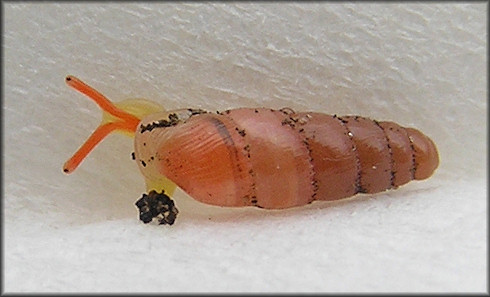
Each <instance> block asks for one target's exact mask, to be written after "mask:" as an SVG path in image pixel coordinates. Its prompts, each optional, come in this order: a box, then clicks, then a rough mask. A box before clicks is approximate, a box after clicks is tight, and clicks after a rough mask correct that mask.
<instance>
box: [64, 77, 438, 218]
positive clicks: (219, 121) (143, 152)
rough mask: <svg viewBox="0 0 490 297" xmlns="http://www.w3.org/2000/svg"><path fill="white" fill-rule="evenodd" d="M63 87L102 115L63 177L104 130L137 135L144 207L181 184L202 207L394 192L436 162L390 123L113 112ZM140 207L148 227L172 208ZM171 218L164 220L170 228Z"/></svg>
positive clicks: (260, 114)
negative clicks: (145, 193) (144, 188)
mask: <svg viewBox="0 0 490 297" xmlns="http://www.w3.org/2000/svg"><path fill="white" fill-rule="evenodd" d="M67 83H68V84H69V85H70V86H72V87H74V88H75V89H77V90H78V91H80V92H82V93H84V94H86V95H88V96H89V97H90V98H92V99H93V100H94V101H95V102H96V103H97V104H99V106H100V107H101V108H102V109H103V110H104V111H105V113H106V116H105V120H104V121H103V122H102V124H101V126H99V128H98V129H97V130H96V131H95V132H94V133H93V135H92V136H91V137H90V138H89V140H87V142H86V143H85V144H84V145H83V146H82V147H81V148H80V149H79V151H78V152H77V153H75V155H74V156H73V157H72V158H71V159H70V160H68V161H67V163H65V166H64V171H65V172H66V173H69V172H72V171H73V170H74V169H75V168H76V167H77V166H78V164H79V163H80V162H81V161H82V160H83V158H84V157H85V156H86V155H87V154H88V153H89V152H90V150H91V149H93V147H95V145H96V144H97V143H98V142H100V141H101V140H102V139H103V138H104V137H105V136H106V135H107V134H109V133H110V132H112V131H124V132H127V133H130V134H133V133H134V136H135V138H134V155H133V159H135V161H136V162H137V164H138V167H139V169H140V171H141V173H142V174H143V176H144V177H145V180H146V184H147V190H148V192H149V193H150V194H149V195H144V198H145V199H146V200H145V201H149V200H148V199H153V198H152V197H159V196H158V195H164V196H165V197H166V198H165V199H162V197H159V198H158V201H167V200H168V199H167V198H168V196H167V195H172V193H173V190H174V189H175V187H176V186H179V187H180V188H181V189H182V190H184V191H185V192H187V193H188V194H189V195H190V196H191V197H193V198H194V199H196V200H198V201H200V202H203V203H206V204H212V205H218V206H229V207H242V206H257V207H261V208H268V209H282V208H289V207H296V206H301V205H305V204H308V203H311V202H312V201H314V200H337V199H342V198H347V197H351V196H353V195H356V194H357V193H378V192H381V191H385V190H387V189H391V188H397V187H399V186H401V185H403V184H406V183H407V182H409V181H411V180H415V179H416V180H421V179H426V178H428V177H430V176H431V175H432V173H433V172H434V170H435V169H436V168H437V166H438V164H439V157H438V152H437V149H436V146H435V144H434V143H433V142H432V140H431V139H430V138H428V137H427V136H425V135H424V134H423V133H422V132H420V131H418V130H416V129H413V128H404V127H401V126H399V125H398V124H396V123H393V122H378V121H375V120H371V119H368V118H365V117H360V116H342V117H339V116H336V115H327V114H323V113H318V112H294V111H293V110H291V109H289V108H283V109H281V110H273V109H268V108H238V109H232V110H227V111H224V112H216V113H211V112H207V111H203V110H200V109H191V108H189V109H181V110H174V111H164V110H163V108H161V107H159V106H158V105H156V104H154V103H151V102H149V101H131V102H130V103H127V102H126V103H124V102H121V103H119V104H118V105H117V106H116V105H114V104H112V103H110V101H108V100H107V99H106V98H105V97H104V96H103V95H101V94H100V93H98V92H97V91H95V90H93V89H92V88H90V87H89V86H87V85H85V84H84V83H82V82H81V81H80V80H78V79H76V78H75V77H73V76H69V77H67ZM126 110H127V111H126ZM158 192H161V194H158ZM164 192H165V194H164ZM151 193H153V196H152V194H151ZM155 199H157V198H155ZM152 201H153V200H152ZM154 201H156V200H154ZM138 202H139V205H138V204H137V205H138V207H139V208H140V217H141V212H143V210H142V209H143V208H144V209H145V210H144V211H145V212H146V219H145V222H147V221H148V219H147V218H148V213H152V215H151V216H150V220H151V217H152V216H153V217H155V216H156V215H158V214H160V215H162V214H163V216H165V214H164V213H166V214H167V217H168V212H169V209H175V207H174V205H173V202H172V204H171V205H170V206H169V207H162V206H161V205H160V206H159V210H158V211H157V212H155V211H154V209H153V212H151V211H152V210H151V207H149V206H148V205H150V204H151V203H153V202H151V203H149V204H148V203H146V202H145V203H146V204H144V203H143V202H142V201H141V199H140V200H139V201H138ZM143 204H144V206H143ZM152 205H153V204H152ZM176 213H177V212H176V209H175V211H174V212H173V213H172V216H171V217H172V220H168V219H166V220H163V221H161V222H163V223H169V224H171V223H173V220H175V215H176Z"/></svg>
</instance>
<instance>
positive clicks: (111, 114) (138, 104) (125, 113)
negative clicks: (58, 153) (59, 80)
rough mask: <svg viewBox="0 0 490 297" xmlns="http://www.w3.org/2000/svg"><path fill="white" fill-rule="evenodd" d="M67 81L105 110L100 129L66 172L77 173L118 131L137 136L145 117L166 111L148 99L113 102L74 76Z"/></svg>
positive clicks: (74, 157)
mask: <svg viewBox="0 0 490 297" xmlns="http://www.w3.org/2000/svg"><path fill="white" fill-rule="evenodd" d="M65 81H66V83H67V85H68V86H70V87H72V88H74V89H75V90H77V91H79V92H80V93H82V94H84V95H86V96H87V97H88V98H90V99H91V100H93V101H94V102H95V103H96V104H97V105H99V107H100V109H101V110H102V111H103V117H102V122H101V124H100V125H99V127H97V129H95V131H94V132H93V133H92V135H90V137H89V138H88V139H87V140H86V141H85V143H84V144H83V145H82V146H81V147H80V148H79V149H78V150H77V151H76V152H75V154H73V156H72V157H71V158H70V159H68V161H66V162H65V164H64V165H63V171H64V172H65V173H71V172H73V171H74V170H75V169H76V168H77V167H78V165H80V163H81V162H82V161H83V160H84V159H85V157H87V155H88V154H89V153H90V152H91V151H92V150H93V149H94V148H95V146H96V145H97V144H99V143H100V142H101V141H102V140H103V139H104V138H105V137H106V136H107V135H109V134H110V133H111V132H113V131H118V132H123V133H125V134H128V135H130V136H134V133H135V131H136V129H137V127H138V124H139V122H140V121H141V119H142V118H143V117H144V116H146V115H148V114H152V113H155V112H160V111H164V108H163V107H161V106H160V105H158V104H157V103H154V102H151V101H149V100H145V99H128V100H124V101H121V102H119V103H112V102H111V101H110V100H109V99H107V98H106V97H105V96H104V95H102V94H101V93H99V92H98V91H96V90H95V89H94V88H92V87H90V86H89V85H87V84H85V83H84V82H82V81H81V80H80V79H78V78H76V77H74V76H72V75H68V76H67V77H66V79H65Z"/></svg>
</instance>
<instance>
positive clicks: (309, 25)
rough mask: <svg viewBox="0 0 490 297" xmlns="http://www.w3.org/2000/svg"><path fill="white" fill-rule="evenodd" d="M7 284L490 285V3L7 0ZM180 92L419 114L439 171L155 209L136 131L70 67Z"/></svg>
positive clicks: (77, 288) (165, 93)
mask: <svg viewBox="0 0 490 297" xmlns="http://www.w3.org/2000/svg"><path fill="white" fill-rule="evenodd" d="M2 5H3V8H4V17H5V18H4V20H3V21H4V49H3V50H4V60H3V61H4V67H5V68H4V74H5V76H4V80H3V81H4V105H3V112H4V131H3V132H2V135H3V140H4V171H3V172H4V200H3V207H4V225H3V226H4V231H5V233H4V240H5V241H4V262H3V263H4V285H5V287H4V290H5V291H6V292H19V291H43V292H45V291H51V292H59V291H73V292H106V291H114V292H137V291H147V292H150V291H153V292H174V291H179V292H181V291H261V292H263V291H267V292H269V291H271V292H272V291H297V292H302V291H312V292H319V291H323V292H383V291H395V292H400V291H409V292H420V291H451V292H461V291H471V292H482V291H486V290H487V281H486V279H487V276H486V271H487V265H486V263H487V256H486V250H487V244H486V235H487V227H486V215H487V201H486V188H487V184H486V168H485V164H486V163H487V156H486V125H487V119H486V108H487V103H486V96H487V91H486V81H487V79H488V77H487V73H486V65H487V58H486V48H487V44H486V40H487V31H486V23H487V19H486V15H487V4H485V3H483V4H453V3H451V4H448V3H445V4H441V5H439V4H385V3H379V4H344V3H319V4H315V3H308V4H294V3H268V4H261V3H253V4H248V3H231V4H216V5H207V4H199V3H192V4H182V3H168V4H167V3H151V4H150V3H142V4H131V3H121V4H110V3H107V4H100V3H83V4H80V3H64V4H54V3H52V4H44V3H39V4H33V3H18V4H17V3H15V4H14V3H4V4H2ZM67 74H73V75H76V76H79V77H80V78H81V79H82V80H85V81H87V83H89V84H91V85H93V86H94V87H95V88H97V89H99V90H100V91H101V92H103V93H104V94H106V95H107V96H108V97H109V98H111V99H113V100H115V101H117V100H121V99H124V98H127V97H145V98H148V99H153V100H155V101H159V102H161V103H163V104H165V106H166V107H167V108H168V109H171V108H180V107H198V108H204V109H211V110H216V109H218V110H223V109H226V108H232V107H239V106H270V107H275V108H277V107H283V106H289V107H292V108H294V109H297V110H315V111H323V112H327V113H336V114H340V115H341V114H360V115H364V116H369V117H372V118H376V119H378V120H395V121H397V122H398V123H400V124H402V125H405V126H414V127H417V128H419V129H420V130H421V131H423V132H424V133H426V134H427V135H429V136H430V137H432V138H433V140H434V141H435V142H436V144H437V145H438V148H439V151H440V156H441V165H440V167H439V169H438V171H437V172H436V174H435V175H434V176H433V178H431V179H430V180H427V181H424V182H414V183H411V184H408V185H406V186H404V187H402V188H400V189H398V190H396V191H389V192H386V193H381V194H378V195H371V196H369V195H364V196H358V197H357V199H353V200H348V201H342V202H337V203H330V204H329V203H313V204H312V205H309V206H307V207H304V208H298V209H292V210H286V211H275V212H270V211H264V210H260V209H220V208H216V207H211V206H203V205H200V204H198V203H197V202H194V201H193V200H192V199H190V198H189V197H187V196H186V195H185V194H183V193H182V192H179V193H178V194H177V195H176V198H177V201H176V203H177V206H178V207H179V209H180V211H181V213H180V214H179V217H178V219H177V223H176V224H175V225H174V226H172V227H163V226H149V225H143V224H142V223H140V222H139V221H138V220H137V211H136V208H135V207H134V205H133V203H134V201H135V200H136V199H137V198H138V197H139V196H140V195H141V193H142V192H143V191H144V184H143V179H142V177H141V176H140V174H139V172H138V171H137V168H136V165H135V164H133V163H132V161H131V160H130V157H129V154H130V152H131V151H132V141H131V139H129V138H125V137H123V136H119V135H113V136H111V137H109V138H108V139H107V140H106V141H105V142H104V143H103V144H101V145H100V146H98V147H97V148H96V150H95V151H94V152H93V153H92V154H91V156H90V157H89V158H88V159H87V160H85V162H84V163H83V164H82V165H81V167H80V168H79V169H78V170H77V171H76V172H75V173H74V174H72V175H71V176H65V175H63V174H62V171H61V166H62V164H63V163H64V161H65V160H66V159H67V158H68V157H69V156H70V155H71V154H72V153H73V152H74V151H75V150H76V149H77V148H78V146H79V145H80V144H81V143H82V142H83V141H84V140H85V139H86V137H87V136H88V135H89V134H90V133H91V131H92V130H93V129H94V128H95V127H96V125H97V124H98V122H99V117H100V113H99V111H98V110H97V107H96V106H95V105H94V104H93V103H92V102H89V101H88V100H86V99H85V98H84V97H83V96H82V95H80V94H78V93H76V92H74V91H73V90H71V89H69V88H68V87H67V86H66V85H65V83H64V77H65V75H67Z"/></svg>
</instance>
